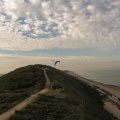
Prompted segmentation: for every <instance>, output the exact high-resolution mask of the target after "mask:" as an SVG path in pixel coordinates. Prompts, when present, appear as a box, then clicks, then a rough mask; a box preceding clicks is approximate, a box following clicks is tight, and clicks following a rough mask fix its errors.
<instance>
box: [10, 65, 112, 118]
mask: <svg viewBox="0 0 120 120" xmlns="http://www.w3.org/2000/svg"><path fill="white" fill-rule="evenodd" d="M45 67H47V68H48V69H47V74H48V76H49V78H50V81H51V85H50V86H49V92H48V93H46V94H45V95H39V96H38V98H37V99H36V100H35V101H34V102H33V103H31V104H30V105H28V106H27V107H26V108H24V109H23V110H20V111H16V112H15V115H14V116H11V118H10V120H112V118H113V116H112V114H110V113H109V112H107V111H106V110H105V109H104V108H103V96H101V95H100V93H99V92H98V91H97V90H96V89H95V88H92V87H90V86H88V85H87V84H85V83H84V82H82V81H79V80H78V79H76V78H75V77H73V76H70V75H67V74H66V73H65V72H62V71H60V70H57V69H55V68H52V67H49V66H45Z"/></svg>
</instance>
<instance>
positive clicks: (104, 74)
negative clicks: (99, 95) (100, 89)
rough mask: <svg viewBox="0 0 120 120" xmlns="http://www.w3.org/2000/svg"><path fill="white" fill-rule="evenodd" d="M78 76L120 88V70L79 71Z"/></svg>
mask: <svg viewBox="0 0 120 120" xmlns="http://www.w3.org/2000/svg"><path fill="white" fill-rule="evenodd" d="M78 74H79V75H80V76H83V77H85V78H88V79H91V80H95V81H98V82H101V83H105V84H111V85H117V86H120V70H96V71H79V72H78Z"/></svg>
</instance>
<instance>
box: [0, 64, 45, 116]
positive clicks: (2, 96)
mask: <svg viewBox="0 0 120 120" xmlns="http://www.w3.org/2000/svg"><path fill="white" fill-rule="evenodd" d="M42 67H43V66H42V65H29V66H26V67H22V68H19V69H16V70H14V71H12V72H10V73H8V74H6V75H3V76H1V77H0V114H2V113H3V112H5V111H7V110H8V109H10V108H12V107H13V106H15V105H16V104H18V103H19V102H21V101H22V100H24V99H25V98H27V97H28V96H30V95H31V94H33V93H36V92H38V91H40V90H41V89H43V88H44V87H45V77H44V73H43V70H42Z"/></svg>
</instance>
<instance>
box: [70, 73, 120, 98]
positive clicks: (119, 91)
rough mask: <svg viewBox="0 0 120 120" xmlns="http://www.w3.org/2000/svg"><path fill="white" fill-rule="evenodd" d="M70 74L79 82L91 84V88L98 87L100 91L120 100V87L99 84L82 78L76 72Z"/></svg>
mask: <svg viewBox="0 0 120 120" xmlns="http://www.w3.org/2000/svg"><path fill="white" fill-rule="evenodd" d="M68 74H70V75H72V76H74V77H76V78H78V79H79V80H82V81H83V82H86V83H87V84H89V85H91V86H96V87H98V88H100V89H103V90H105V91H106V92H108V93H110V94H112V95H114V96H116V97H117V98H119V99H120V86H117V85H111V84H105V83H101V82H98V81H95V80H91V79H87V78H85V77H82V76H80V75H78V74H76V73H74V72H68Z"/></svg>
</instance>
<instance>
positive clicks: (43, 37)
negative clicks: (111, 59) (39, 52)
mask: <svg viewBox="0 0 120 120" xmlns="http://www.w3.org/2000/svg"><path fill="white" fill-rule="evenodd" d="M119 11H120V0H96V1H95V0H81V1H78V0H74V1H73V0H1V1H0V49H12V50H14V49H15V50H16V49H18V50H33V49H50V48H72V49H75V48H86V47H97V48H99V49H103V50H106V49H113V48H116V47H119V45H120V38H119V34H120V22H119V21H120V14H119Z"/></svg>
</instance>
